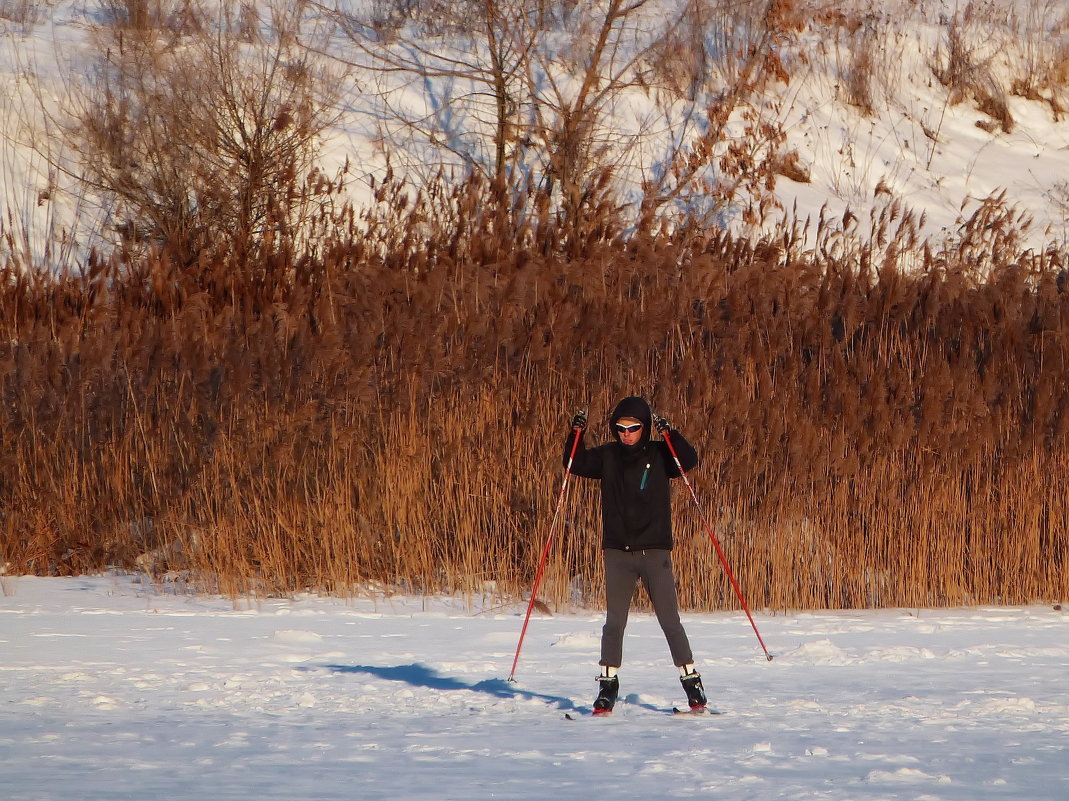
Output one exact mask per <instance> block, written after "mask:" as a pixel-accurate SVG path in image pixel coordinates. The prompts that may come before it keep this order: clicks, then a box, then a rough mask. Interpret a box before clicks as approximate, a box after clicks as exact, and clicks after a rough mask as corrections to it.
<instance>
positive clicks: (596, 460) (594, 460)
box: [561, 412, 601, 478]
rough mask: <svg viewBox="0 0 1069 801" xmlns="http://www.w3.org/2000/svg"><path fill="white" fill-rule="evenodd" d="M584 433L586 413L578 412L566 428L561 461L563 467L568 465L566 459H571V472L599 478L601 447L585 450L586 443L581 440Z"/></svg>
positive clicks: (585, 476) (584, 476)
mask: <svg viewBox="0 0 1069 801" xmlns="http://www.w3.org/2000/svg"><path fill="white" fill-rule="evenodd" d="M585 433H586V414H585V413H584V412H580V413H579V414H577V415H576V416H575V417H574V418H573V419H572V427H571V428H570V429H569V430H568V436H567V437H566V438H565V440H564V455H563V457H562V459H561V463H562V464H563V465H564V467H568V461H569V460H571V472H572V473H573V474H574V475H577V476H582V477H583V478H601V449H600V448H594V449H593V450H587V447H586V444H585V443H584V442H583V435H584V434H585ZM577 434H578V436H579V443H578V444H576V442H575V437H576V435H577ZM573 446H574V447H575V458H574V459H572V447H573Z"/></svg>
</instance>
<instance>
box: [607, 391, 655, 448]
mask: <svg viewBox="0 0 1069 801" xmlns="http://www.w3.org/2000/svg"><path fill="white" fill-rule="evenodd" d="M624 417H634V418H635V419H636V420H639V421H641V422H642V438H641V439H640V440H639V441H638V445H643V444H645V443H647V442H649V441H650V428H651V427H652V425H653V413H652V412H651V411H650V405H649V404H648V403H646V401H645V400H643V399H642V398H640V397H638V396H636V395H631V396H629V397H627V398H624V399H623V400H622V401H620V402H619V403H618V404H616V408H615V409H613V412H612V417H610V418H609V430H610V431H611V432H612V435H613V437H614V438H615V439H616V441H617V442H619V441H620V432H619V431H617V430H616V421H617V420H620V419H622V418H624Z"/></svg>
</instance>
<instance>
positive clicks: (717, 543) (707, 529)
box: [661, 429, 772, 662]
mask: <svg viewBox="0 0 1069 801" xmlns="http://www.w3.org/2000/svg"><path fill="white" fill-rule="evenodd" d="M661 436H662V437H664V441H665V444H666V445H668V450H669V451H671V453H672V459H673V460H675V463H676V467H678V468H679V475H680V476H681V477H682V479H683V483H684V484H686V485H687V489H688V490H690V497H691V498H693V499H694V505H695V506H696V507H697V508H698V517H699V518H701V521H702V523H703V524H704V525H705V533H706V534H708V535H709V539H711V540H712V541H713V547H714V548H716V555H717V556H719V557H720V564H722V565H723V566H724V572H725V573H727V576H728V580H729V581H730V582H731V587H732V589H733V590H735V595H736V596H737V597H738V599H739V603H741V604H742V610H743V611H744V612H745V613H746V617H747V618H749V620H750V625H751V626H752V627H753V633H754V634H756V635H757V641H758V642H759V643H761V650H763V651H764V652H765V658H766V659H767V660H768V661H769V662H771V661H772V654H770V653H769V652H768V648H766V647H765V641H764V640H763V639H761V632H759V631H758V630H757V624H756V623H754V619H753V615H752V614H750V607H749V606H748V605H747V604H746V599H745V598H744V597H743V595H742V590H741V589H739V582H737V581H736V580H735V574H734V573H732V572H731V566H730V565H728V560H727V557H726V556H724V549H723V548H721V547H720V540H718V539H717V538H716V534H714V533H713V527H712V526H711V525H709V520H708V519H707V518H706V516H705V512H704V511H702V505H701V504H700V503H699V502H698V494H697V493H696V492H695V491H694V487H693V486H691V483H690V481H689V480H688V479H687V474H686V473H685V472H683V465H682V464H681V463H680V461H679V455H678V454H677V453H676V449H675V447H674V446H673V445H672V438H671V437H669V436H668V430H667V429H666V430H664V431H662V432H661Z"/></svg>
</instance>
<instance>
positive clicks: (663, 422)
mask: <svg viewBox="0 0 1069 801" xmlns="http://www.w3.org/2000/svg"><path fill="white" fill-rule="evenodd" d="M653 427H654V428H656V429H657V431H658V432H659V433H661V434H663V433H664V432H665V431H668V430H669V429H671V428H672V424H671V423H669V422H668V418H667V417H658V416H657V415H653Z"/></svg>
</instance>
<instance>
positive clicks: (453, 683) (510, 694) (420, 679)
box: [297, 662, 577, 709]
mask: <svg viewBox="0 0 1069 801" xmlns="http://www.w3.org/2000/svg"><path fill="white" fill-rule="evenodd" d="M297 669H298V670H307V671H312V670H329V671H332V672H333V673H362V674H366V675H369V676H375V677H376V678H380V679H385V680H386V681H398V682H402V683H404V684H410V685H412V686H413V687H418V688H420V689H425V690H439V691H441V692H453V691H458V690H469V691H471V692H477V693H484V694H486V695H490V696H493V697H494V698H502V699H518V698H521V699H522V698H525V699H531V700H538V701H543V702H545V703H547V704H555V705H556V706H557V708H558V709H576V708H577V707H576V705H575V702H574V701H572V699H570V698H564V697H562V696H558V695H546V694H544V693H536V692H531V691H530V690H523V689H520V688H519V687H517V686H516V685H515V684H510V683H509V682H507V681H505V680H504V679H486V680H484V681H480V682H476V683H475V684H469V683H468V682H465V681H461V680H460V679H456V678H453V677H451V676H443V675H441V674H440V673H439V672H438V671H436V670H434V668H430V667H427V666H426V665H421V664H419V663H418V662H416V663H413V664H411V665H397V666H395V667H383V666H379V665H322V666H320V667H317V668H313V667H302V668H297Z"/></svg>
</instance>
